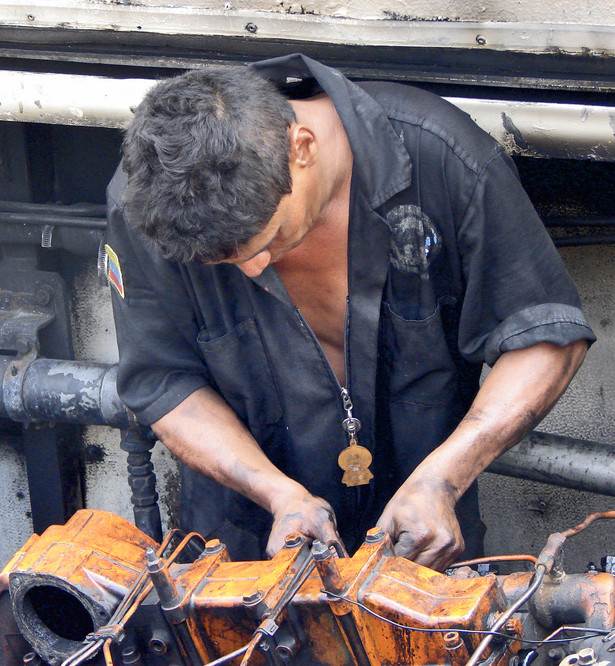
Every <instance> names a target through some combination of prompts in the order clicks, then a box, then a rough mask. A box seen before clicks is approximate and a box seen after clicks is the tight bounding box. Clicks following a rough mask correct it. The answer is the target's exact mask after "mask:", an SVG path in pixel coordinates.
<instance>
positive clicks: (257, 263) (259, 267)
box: [236, 250, 271, 277]
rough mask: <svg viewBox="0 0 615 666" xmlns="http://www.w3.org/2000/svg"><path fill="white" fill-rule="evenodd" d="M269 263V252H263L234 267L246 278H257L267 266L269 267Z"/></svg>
mask: <svg viewBox="0 0 615 666" xmlns="http://www.w3.org/2000/svg"><path fill="white" fill-rule="evenodd" d="M270 263H271V252H269V250H263V251H262V252H259V253H258V254H257V255H256V256H254V257H252V258H251V259H247V260H246V261H242V262H241V263H238V264H236V266H237V267H238V268H239V270H240V271H242V272H243V273H245V274H246V275H247V276H248V277H257V276H258V275H260V274H261V273H262V272H263V271H264V270H265V268H267V266H269V264H270Z"/></svg>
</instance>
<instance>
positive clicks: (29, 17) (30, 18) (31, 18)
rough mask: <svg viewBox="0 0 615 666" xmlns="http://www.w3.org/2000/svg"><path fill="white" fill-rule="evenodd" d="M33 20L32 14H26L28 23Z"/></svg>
mask: <svg viewBox="0 0 615 666" xmlns="http://www.w3.org/2000/svg"><path fill="white" fill-rule="evenodd" d="M35 18H36V17H35V16H34V14H28V21H34V19H35Z"/></svg>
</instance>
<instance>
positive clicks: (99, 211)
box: [0, 200, 107, 218]
mask: <svg viewBox="0 0 615 666" xmlns="http://www.w3.org/2000/svg"><path fill="white" fill-rule="evenodd" d="M0 211H4V212H6V213H48V214H50V215H62V216H65V217H66V216H68V217H72V216H84V215H85V216H86V217H103V218H104V217H105V215H106V214H107V207H106V206H105V205H104V204H94V203H79V204H70V205H67V204H37V203H30V202H29V201H1V200H0Z"/></svg>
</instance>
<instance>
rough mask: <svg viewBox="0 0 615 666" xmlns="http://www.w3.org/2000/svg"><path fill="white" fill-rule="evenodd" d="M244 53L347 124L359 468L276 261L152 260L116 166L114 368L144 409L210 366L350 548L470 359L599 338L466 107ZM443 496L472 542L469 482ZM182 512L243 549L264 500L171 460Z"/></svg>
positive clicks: (252, 546) (352, 385)
mask: <svg viewBox="0 0 615 666" xmlns="http://www.w3.org/2000/svg"><path fill="white" fill-rule="evenodd" d="M251 68H253V69H254V71H256V72H257V73H259V74H261V75H262V76H265V77H268V78H271V79H272V80H274V81H275V82H276V83H277V84H278V85H279V86H280V88H281V89H283V90H285V91H286V92H287V93H288V94H289V95H292V94H293V93H292V89H293V88H295V87H296V86H297V80H299V79H300V80H302V81H304V84H303V87H304V88H305V87H306V85H305V82H306V81H307V88H308V89H309V90H310V91H311V93H310V94H312V93H314V92H320V91H324V92H325V93H326V94H328V95H329V97H330V98H331V99H332V101H333V103H334V104H335V107H336V109H337V111H338V113H339V115H340V117H341V120H342V123H343V125H344V128H345V130H346V133H347V135H348V139H349V141H350V146H351V148H352V152H353V156H354V167H353V176H352V187H351V201H350V228H349V241H348V243H349V247H348V261H349V265H348V283H349V295H348V306H347V321H346V366H347V388H348V389H349V391H350V395H351V397H352V400H353V403H354V408H355V409H354V416H356V417H358V418H359V419H360V420H361V423H362V428H361V431H360V433H359V442H360V443H361V444H362V445H363V446H366V447H368V448H369V449H370V450H371V451H372V452H373V455H374V458H375V460H374V464H373V466H372V467H373V471H374V479H373V480H372V482H371V483H370V485H369V487H362V488H346V487H345V486H343V485H342V483H341V477H342V470H341V469H340V468H339V467H338V464H337V458H338V455H339V453H340V452H341V451H342V450H343V449H344V448H345V447H346V446H347V445H348V440H347V436H346V433H345V432H344V430H343V429H342V427H341V423H342V420H343V419H344V417H345V412H344V411H343V405H342V400H341V397H340V386H339V384H338V382H337V380H336V378H335V375H334V374H333V372H332V369H331V367H330V365H329V363H328V361H327V359H326V357H325V355H324V353H323V351H322V349H321V348H320V345H319V344H318V341H317V340H316V338H315V337H314V335H313V333H312V332H311V331H310V329H309V327H308V326H307V325H306V323H305V322H304V320H303V318H302V317H301V314H300V312H299V311H298V310H297V308H295V307H294V306H293V304H292V302H291V301H290V299H289V297H288V294H287V293H286V290H285V288H284V285H283V284H282V282H281V280H280V278H279V276H278V274H277V273H276V270H275V268H274V267H273V266H270V267H269V268H267V269H266V270H265V271H264V273H263V274H262V275H261V276H259V277H257V278H253V279H251V278H248V277H246V276H245V275H244V274H243V273H242V272H241V271H240V270H239V268H237V267H236V266H234V265H227V264H219V265H209V266H208V265H196V264H195V265H179V264H175V263H172V262H168V261H166V260H164V259H163V258H161V256H160V255H159V253H158V251H157V250H156V249H155V248H154V247H152V246H151V244H149V243H148V242H147V241H146V240H144V239H143V237H142V236H141V235H140V233H139V232H137V231H136V230H135V229H134V228H133V227H132V226H131V225H130V221H129V220H126V219H125V214H124V210H123V206H122V196H123V194H122V193H123V188H124V183H125V175H124V174H123V172H122V171H121V170H118V172H117V173H116V176H115V177H114V179H113V181H112V182H111V184H110V186H109V202H110V210H109V245H110V246H111V248H112V250H113V251H114V252H115V255H116V260H115V263H117V267H116V270H119V271H120V272H121V287H122V291H123V296H121V295H120V293H119V292H120V290H118V289H114V290H113V293H114V297H113V302H114V310H115V318H116V328H117V336H118V345H119V350H120V370H119V375H118V388H119V391H120V395H121V397H122V399H123V400H124V401H125V402H126V404H127V405H128V407H130V409H132V410H133V411H134V412H135V413H136V415H137V417H138V418H139V419H140V420H141V421H142V422H143V423H146V424H149V423H152V422H154V421H156V420H158V419H159V418H161V417H162V416H163V415H165V414H166V413H167V412H169V411H170V410H171V409H173V408H174V407H175V406H177V405H178V404H179V403H180V402H181V401H182V400H184V399H185V398H186V397H187V396H189V395H190V394H191V393H192V392H193V391H195V390H196V389H198V388H199V387H201V386H205V385H210V386H212V387H213V388H214V389H215V390H216V391H217V392H218V393H220V395H222V396H223V397H224V399H225V400H226V401H227V402H228V404H229V405H231V407H232V408H233V409H234V410H235V411H236V413H237V414H238V416H239V418H240V419H241V420H242V421H243V422H244V423H245V425H246V426H247V427H248V428H249V430H250V432H251V433H252V434H253V435H254V437H255V438H256V440H257V441H258V443H259V444H260V446H261V447H262V449H263V450H264V451H265V453H266V454H267V456H268V457H269V458H270V460H271V461H272V462H273V463H274V464H276V465H277V466H278V467H279V468H280V469H282V470H283V471H284V472H285V473H286V474H288V475H289V476H291V477H292V478H293V479H296V480H297V481H299V482H300V483H302V484H303V485H304V486H305V487H306V488H307V489H308V490H309V491H310V492H311V493H313V494H315V495H319V496H322V497H324V498H325V499H327V500H328V501H329V502H330V503H331V504H332V506H333V508H334V509H335V512H336V516H337V519H338V526H339V529H340V532H341V534H342V536H343V538H345V540H346V541H347V545H348V546H349V548H353V547H354V546H356V545H358V543H360V540H361V538H362V536H363V534H364V532H365V530H366V529H367V528H369V527H372V526H373V525H374V524H375V522H376V520H377V519H378V517H379V515H380V512H381V511H382V509H383V507H384V505H385V504H386V502H387V501H388V499H389V498H390V497H391V496H392V494H393V493H394V492H395V491H396V490H397V488H398V487H399V486H400V485H401V484H402V483H403V481H404V480H405V479H406V478H407V477H408V476H409V474H410V473H411V472H412V470H413V469H414V468H415V467H416V465H417V464H418V463H419V462H420V461H421V460H422V459H423V458H424V457H425V456H426V455H427V454H428V453H429V452H430V451H433V450H434V449H435V448H436V447H437V446H438V445H439V444H440V443H441V442H442V441H443V440H445V439H446V437H447V436H448V435H449V434H450V433H451V432H452V431H453V430H454V428H455V427H456V425H457V424H458V423H459V421H460V420H461V418H462V417H463V415H464V414H465V412H466V411H467V409H468V407H469V405H470V404H471V402H472V400H473V398H474V396H475V395H476V392H477V390H478V380H479V375H480V370H481V366H482V364H483V362H487V363H489V364H493V363H494V362H495V361H496V360H497V358H498V357H499V355H500V354H502V353H503V352H505V351H508V350H514V349H522V348H525V347H529V346H531V345H534V344H536V343H539V342H544V341H549V342H553V343H555V344H559V345H565V344H568V343H570V342H572V341H575V340H579V339H583V338H584V339H587V340H589V341H593V340H594V339H595V338H594V335H593V333H592V331H591V329H590V328H589V327H588V325H587V323H586V321H585V319H584V317H583V315H582V313H581V311H580V302H579V297H578V295H577V293H576V290H575V288H574V285H573V284H572V281H571V279H570V277H569V276H568V274H567V272H566V270H565V269H564V267H563V265H562V262H561V260H560V258H559V255H558V254H557V251H556V250H555V248H554V247H553V245H552V243H551V241H550V239H549V237H548V235H547V233H546V231H545V229H544V227H543V225H542V223H541V221H540V219H539V218H538V216H537V214H536V212H535V211H534V209H533V207H532V205H531V203H530V202H529V200H528V198H527V196H526V194H525V192H524V191H523V189H522V187H521V185H520V183H519V179H518V176H517V173H516V170H515V166H514V164H513V162H512V160H511V159H510V157H509V156H508V155H507V154H506V153H505V152H504V150H503V149H502V147H501V146H500V145H499V144H498V143H496V142H495V141H494V140H493V139H492V138H490V137H489V136H488V135H487V134H485V133H484V132H483V131H482V130H480V129H479V128H478V127H477V126H476V125H475V124H474V123H473V121H472V120H471V119H470V118H469V117H468V116H467V115H466V114H465V113H463V112H461V111H460V110H458V109H457V108H455V107H454V106H452V105H450V104H448V103H447V102H445V101H444V100H442V99H441V98H439V97H437V96H434V95H432V94H430V93H427V92H424V91H421V90H417V89H414V88H411V87H408V86H404V85H397V84H390V83H364V84H361V85H356V84H353V83H351V82H350V81H348V80H347V79H345V78H344V77H343V76H342V75H341V74H340V73H339V72H337V71H336V70H333V69H330V68H327V67H325V66H323V65H321V64H319V63H317V62H315V61H313V60H310V59H308V58H305V57H303V56H298V55H295V56H288V57H283V58H276V59H274V60H269V61H264V62H261V63H256V64H254V65H251ZM458 514H459V517H460V522H461V524H462V529H463V531H464V536H465V537H466V542H467V545H468V548H467V553H468V554H475V553H477V552H479V551H480V548H481V546H480V541H481V537H482V529H481V524H480V521H479V519H478V512H477V501H476V492H475V487H473V488H472V489H471V490H470V491H468V493H466V496H464V498H463V499H462V500H461V501H460V503H459V505H458ZM182 522H183V524H184V526H186V527H189V528H191V529H197V530H199V531H201V532H202V533H204V534H205V535H218V534H219V535H220V536H221V537H222V539H224V540H226V541H227V542H228V543H229V545H230V546H231V551H232V554H233V555H234V556H235V557H238V556H243V557H246V558H253V557H255V556H257V554H258V550H259V548H260V547H262V546H263V545H264V544H265V543H266V539H267V536H268V528H269V526H270V522H271V518H270V516H269V515H268V514H266V512H264V511H263V510H262V509H260V508H259V507H257V506H255V505H254V504H253V503H251V502H250V501H249V500H246V499H245V498H243V497H241V496H239V495H237V494H236V493H234V492H232V491H229V490H226V489H222V488H220V487H219V486H218V485H217V484H215V483H214V482H212V481H210V480H208V479H205V478H203V477H201V476H199V475H198V474H196V473H194V472H192V471H190V470H187V469H186V470H185V471H184V478H183V489H182ZM235 527H237V528H239V530H240V531H237V530H236V529H235ZM216 529H218V532H216ZM255 535H256V536H255Z"/></svg>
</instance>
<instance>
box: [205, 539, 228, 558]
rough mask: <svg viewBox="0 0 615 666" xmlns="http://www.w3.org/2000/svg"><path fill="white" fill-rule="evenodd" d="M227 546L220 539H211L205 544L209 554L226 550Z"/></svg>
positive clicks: (206, 551)
mask: <svg viewBox="0 0 615 666" xmlns="http://www.w3.org/2000/svg"><path fill="white" fill-rule="evenodd" d="M224 548H225V546H224V544H223V543H221V542H220V539H210V540H209V541H208V542H207V543H206V544H205V551H204V552H205V553H207V555H215V554H216V553H219V552H220V551H222V550H224Z"/></svg>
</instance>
